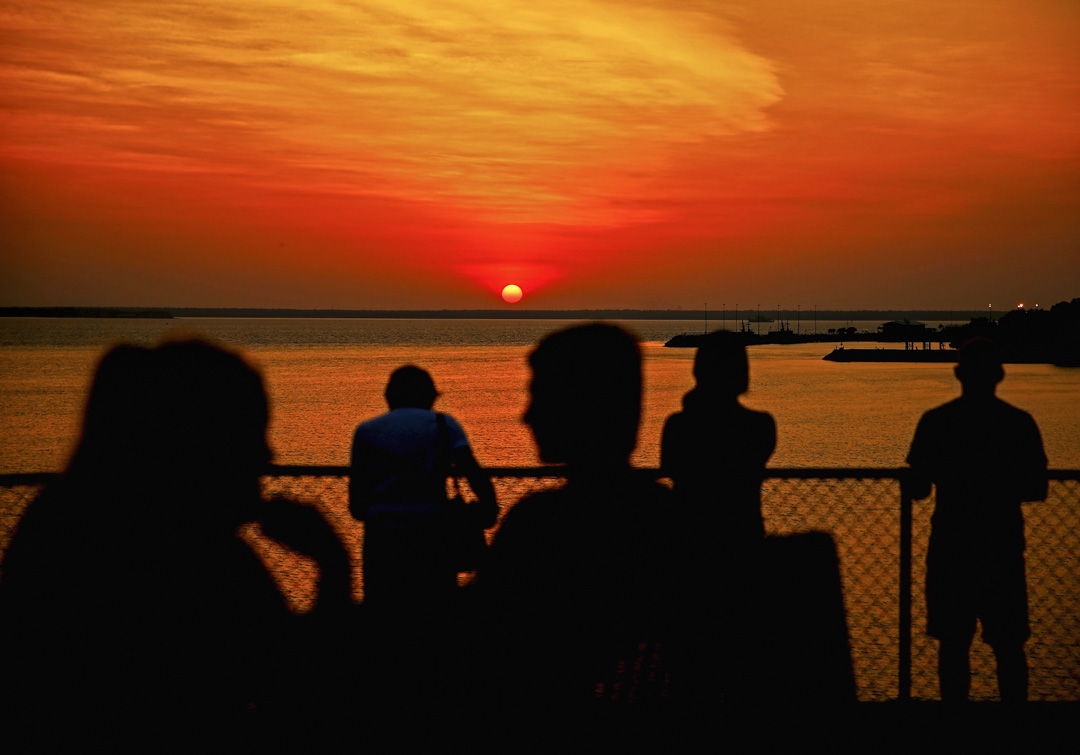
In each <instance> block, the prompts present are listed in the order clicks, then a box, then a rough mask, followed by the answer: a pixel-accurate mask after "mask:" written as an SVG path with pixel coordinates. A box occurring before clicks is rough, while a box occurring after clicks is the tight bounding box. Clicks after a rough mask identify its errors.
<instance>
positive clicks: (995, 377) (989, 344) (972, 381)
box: [956, 338, 1005, 397]
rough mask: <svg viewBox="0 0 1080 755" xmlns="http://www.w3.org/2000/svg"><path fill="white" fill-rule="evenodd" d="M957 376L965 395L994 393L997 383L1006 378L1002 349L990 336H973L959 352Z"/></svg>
mask: <svg viewBox="0 0 1080 755" xmlns="http://www.w3.org/2000/svg"><path fill="white" fill-rule="evenodd" d="M956 378H957V380H959V381H960V385H961V386H963V392H964V395H965V396H972V397H986V396H992V395H994V391H995V389H996V388H997V384H998V383H1000V382H1001V381H1002V380H1003V379H1004V378H1005V370H1004V368H1003V367H1002V365H1001V349H1000V348H998V345H997V344H996V343H994V342H993V341H991V340H990V339H989V338H972V339H971V340H970V341H968V342H967V343H965V344H964V345H963V346H961V347H960V353H959V354H957V357H956Z"/></svg>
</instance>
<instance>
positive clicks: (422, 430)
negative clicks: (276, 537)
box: [349, 365, 498, 608]
mask: <svg viewBox="0 0 1080 755" xmlns="http://www.w3.org/2000/svg"><path fill="white" fill-rule="evenodd" d="M438 395H439V394H438V392H437V391H436V390H435V383H434V381H432V379H431V375H429V374H428V373H427V372H426V371H425V370H422V369H420V368H419V367H415V366H412V365H407V366H405V367H400V368H398V369H397V370H395V371H394V372H393V374H391V375H390V380H389V382H388V383H387V385H386V402H387V404H388V405H389V407H390V411H389V412H387V413H386V414H383V415H380V416H379V417H376V418H374V419H371V420H368V421H367V422H363V423H361V424H360V426H359V427H357V428H356V434H355V436H354V438H353V447H352V474H351V477H350V483H349V506H350V510H351V511H352V514H353V516H355V517H356V518H357V519H360V520H362V521H363V522H364V523H365V524H364V554H363V558H364V598H365V602H367V603H370V604H371V605H381V606H386V605H394V606H398V607H403V606H410V607H414V608H423V607H431V606H433V605H435V604H438V603H442V602H445V601H446V600H447V599H448V598H449V597H451V596H452V595H453V593H454V591H455V589H456V588H457V567H456V565H455V564H454V563H453V560H452V559H453V552H454V548H453V542H452V538H453V537H454V534H455V533H454V532H453V527H454V525H453V522H452V520H451V517H452V514H453V512H450V511H449V510H448V502H447V497H446V477H447V475H448V474H450V473H453V474H454V475H460V476H463V477H465V478H466V479H467V480H468V481H469V486H470V487H471V488H472V490H473V492H474V493H475V494H476V496H477V498H478V499H479V500H478V501H476V502H475V503H473V504H470V505H469V507H468V508H467V510H466V511H467V515H468V516H469V517H470V518H471V519H472V520H473V521H474V523H475V524H476V526H477V527H478V528H484V529H486V528H488V527H491V526H493V525H494V524H495V519H496V516H497V514H498V506H497V504H496V501H495V490H494V488H493V487H492V485H491V480H490V478H489V477H488V476H487V474H485V473H484V472H483V470H481V469H480V467H479V465H478V464H477V463H476V459H475V458H474V457H473V453H472V449H471V448H470V446H469V441H468V439H467V438H466V437H465V431H464V430H462V429H461V425H459V424H458V422H457V420H455V419H454V418H453V417H451V416H450V415H448V414H437V413H436V412H434V411H432V406H433V405H434V403H435V399H436V397H437V396H438Z"/></svg>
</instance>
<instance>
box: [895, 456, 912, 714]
mask: <svg viewBox="0 0 1080 755" xmlns="http://www.w3.org/2000/svg"><path fill="white" fill-rule="evenodd" d="M911 516H912V500H911V495H910V494H909V492H908V479H907V476H906V475H901V477H900V606H899V608H900V610H899V613H900V617H899V623H900V626H899V630H900V631H899V638H898V639H899V643H900V649H899V653H898V654H897V655H898V658H897V662H898V666H899V668H898V669H897V677H898V678H897V685H898V691H897V695H898V699H899V700H900V701H901V702H908V701H910V700H911Z"/></svg>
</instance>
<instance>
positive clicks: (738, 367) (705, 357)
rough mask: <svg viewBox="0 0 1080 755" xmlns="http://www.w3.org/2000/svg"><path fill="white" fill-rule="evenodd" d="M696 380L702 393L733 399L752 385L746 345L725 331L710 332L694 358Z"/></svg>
mask: <svg viewBox="0 0 1080 755" xmlns="http://www.w3.org/2000/svg"><path fill="white" fill-rule="evenodd" d="M694 379H695V380H696V381H697V387H698V389H699V390H701V391H703V392H705V393H707V394H708V395H710V396H713V397H715V398H725V399H734V398H737V397H738V396H741V395H742V394H744V393H746V391H747V390H748V388H749V386H750V363H749V361H747V358H746V345H745V344H744V343H743V342H742V341H741V340H740V339H739V337H738V336H737V335H735V334H734V333H731V332H729V331H726V330H717V331H715V332H713V333H709V334H708V335H707V336H705V338H703V339H702V341H701V345H700V346H698V350H697V355H696V356H695V357H694Z"/></svg>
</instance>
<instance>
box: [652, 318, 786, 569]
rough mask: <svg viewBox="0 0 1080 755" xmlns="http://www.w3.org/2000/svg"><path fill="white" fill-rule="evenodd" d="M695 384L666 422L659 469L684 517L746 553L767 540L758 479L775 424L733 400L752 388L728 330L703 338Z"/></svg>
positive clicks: (743, 359)
mask: <svg viewBox="0 0 1080 755" xmlns="http://www.w3.org/2000/svg"><path fill="white" fill-rule="evenodd" d="M694 379H695V380H696V381H697V385H696V386H695V387H694V389H693V390H691V391H690V392H689V393H687V394H686V396H684V397H683V410H682V411H681V412H679V413H676V414H673V415H671V416H670V417H668V420H667V422H666V423H665V425H664V434H663V439H662V442H661V447H660V466H661V469H662V471H663V472H664V474H666V475H667V476H669V477H670V478H671V479H672V482H673V483H674V490H675V495H676V498H677V500H678V502H679V505H680V506H682V507H683V508H684V510H685V514H686V515H687V517H688V520H692V521H695V522H697V523H699V524H708V525H709V531H708V532H707V533H703V534H704V535H705V536H706V537H708V538H710V539H711V540H713V541H714V542H715V543H717V544H718V545H720V546H722V547H723V548H734V549H736V550H745V549H746V548H748V547H749V548H752V547H753V546H754V545H755V544H757V543H760V541H761V539H762V538H763V537H764V535H765V527H764V523H763V521H762V517H761V481H762V479H763V478H764V476H765V464H766V462H767V461H768V460H769V457H770V456H772V452H773V450H774V449H775V447H776V422H775V421H774V420H773V418H772V416H771V415H769V414H766V413H765V412H756V411H753V410H751V409H747V408H746V407H745V406H743V405H742V404H741V403H740V402H739V396H741V395H743V394H744V393H746V391H747V390H748V388H749V384H750V367H749V363H748V361H747V358H746V347H745V346H744V345H743V343H742V342H741V341H740V340H739V337H738V336H737V335H736V334H734V333H729V332H727V331H717V332H714V333H710V334H709V335H708V336H706V338H705V340H704V342H703V343H702V345H701V346H700V347H698V351H697V355H696V357H695V359H694Z"/></svg>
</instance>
